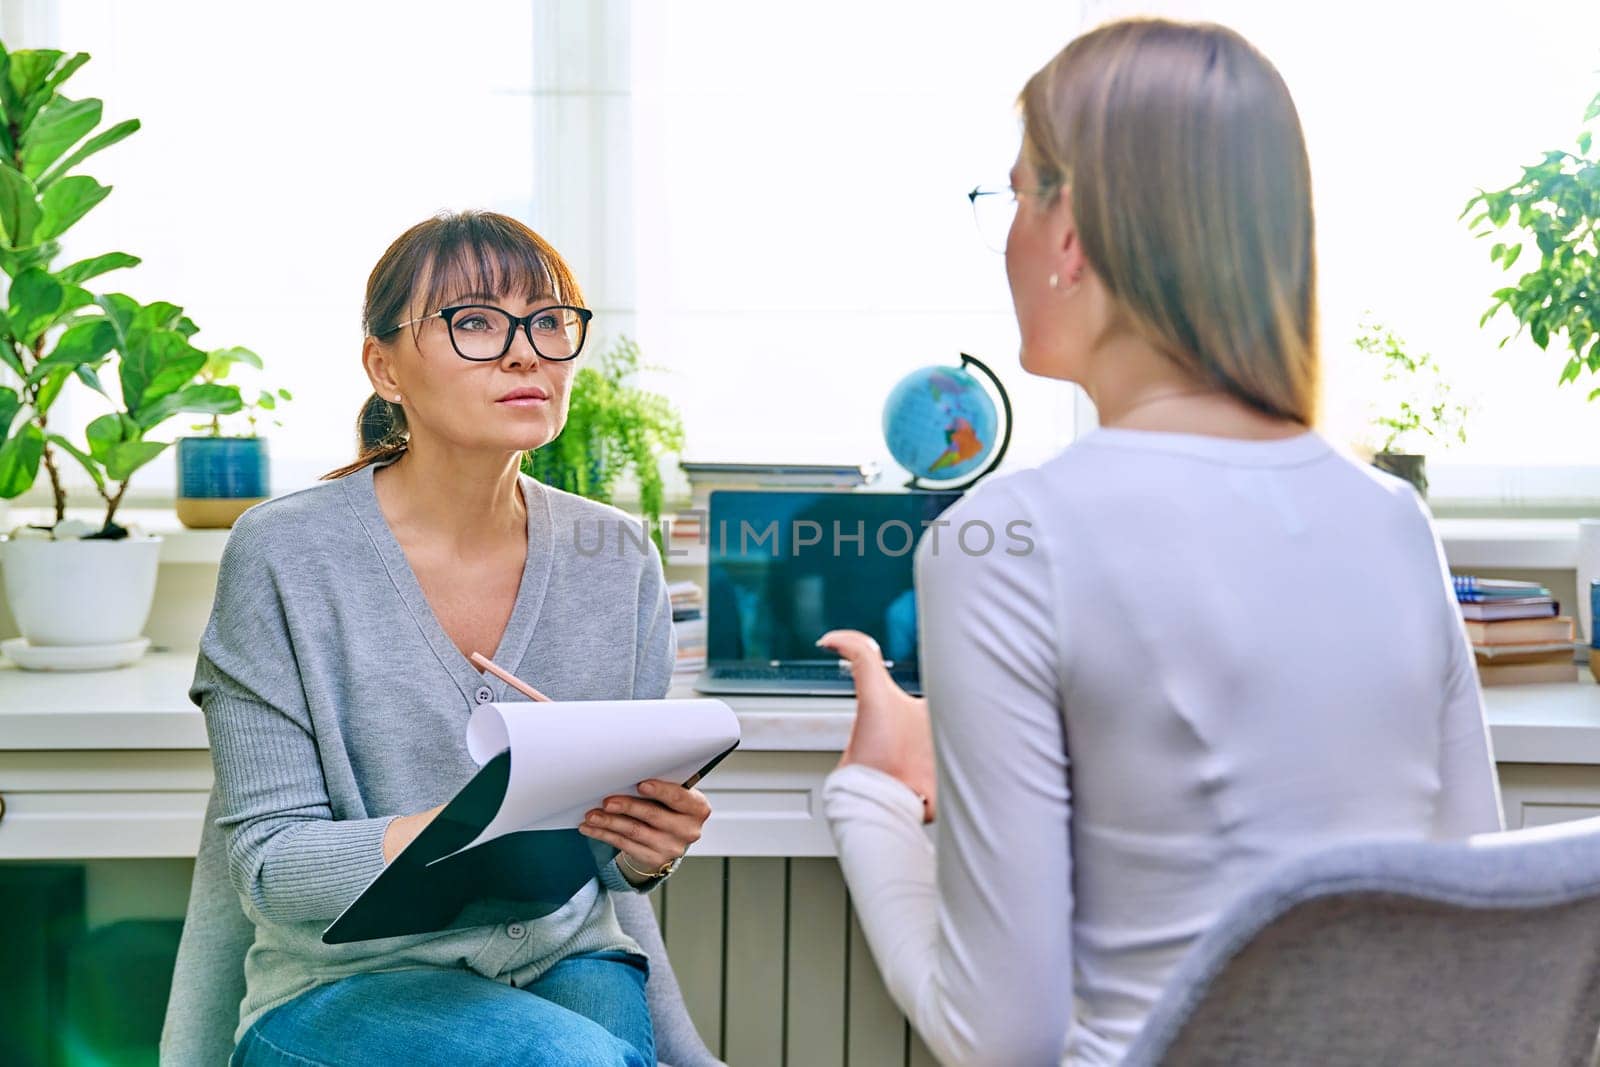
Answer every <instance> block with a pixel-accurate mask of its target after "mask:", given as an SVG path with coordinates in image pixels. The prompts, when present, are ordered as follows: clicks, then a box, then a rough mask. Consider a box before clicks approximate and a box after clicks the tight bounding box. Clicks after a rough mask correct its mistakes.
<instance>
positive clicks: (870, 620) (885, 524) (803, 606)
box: [706, 490, 961, 677]
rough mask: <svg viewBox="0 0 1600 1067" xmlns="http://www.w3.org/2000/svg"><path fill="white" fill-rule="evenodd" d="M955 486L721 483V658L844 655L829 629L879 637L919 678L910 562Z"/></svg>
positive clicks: (712, 653) (710, 630)
mask: <svg viewBox="0 0 1600 1067" xmlns="http://www.w3.org/2000/svg"><path fill="white" fill-rule="evenodd" d="M960 498H961V494H960V493H953V492H942V493H941V492H910V491H907V492H900V493H860V492H837V491H836V492H828V491H811V492H796V491H790V490H770V491H755V490H750V491H744V490H718V491H716V492H713V493H712V494H711V506H710V515H709V521H708V523H707V540H708V552H709V565H708V570H707V579H708V581H707V585H708V588H707V590H706V597H707V604H706V610H707V628H706V658H707V660H709V661H710V662H711V663H728V662H743V663H761V664H768V663H771V662H772V661H780V662H782V663H804V662H811V663H819V662H826V663H830V664H831V663H835V662H837V660H838V657H837V656H833V655H831V654H829V653H827V652H826V651H824V650H823V649H819V648H818V647H817V645H816V640H817V638H819V637H821V636H822V635H823V634H824V633H826V632H827V631H829V630H836V629H851V630H861V631H863V632H864V633H869V634H871V635H872V636H873V637H874V638H876V639H877V641H878V644H879V645H880V646H881V647H882V649H883V655H884V659H886V660H889V661H891V663H892V664H893V666H892V670H893V671H894V673H896V674H905V675H910V676H912V677H915V676H916V660H917V603H916V594H915V592H914V591H913V589H912V573H911V572H912V561H913V559H914V553H915V549H916V546H917V543H918V542H919V541H920V540H921V538H922V536H923V534H924V531H925V530H926V529H927V525H926V524H927V523H930V522H932V521H933V520H934V519H936V518H938V517H939V515H940V513H941V512H943V511H944V510H945V508H947V507H949V506H950V505H951V504H953V503H955V502H956V501H957V500H959V499H960Z"/></svg>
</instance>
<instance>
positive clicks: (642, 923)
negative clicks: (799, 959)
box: [161, 795, 722, 1067]
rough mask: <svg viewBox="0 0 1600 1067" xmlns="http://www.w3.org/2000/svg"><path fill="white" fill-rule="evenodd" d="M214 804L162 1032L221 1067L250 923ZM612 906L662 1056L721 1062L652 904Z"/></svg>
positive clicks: (180, 1055)
mask: <svg viewBox="0 0 1600 1067" xmlns="http://www.w3.org/2000/svg"><path fill="white" fill-rule="evenodd" d="M215 803H216V797H215V795H213V797H212V800H211V805H208V806H207V808H206V821H205V828H204V829H203V830H202V831H201V834H200V849H199V853H198V855H197V856H196V857H195V865H194V882H193V884H192V885H191V887H190V890H189V911H188V918H187V919H186V920H185V923H184V930H183V940H182V942H181V943H180V944H179V947H178V961H177V968H176V970H175V971H174V972H173V976H172V994H171V996H170V998H169V999H168V1001H167V1016H166V1022H165V1025H164V1026H163V1027H162V1031H161V1063H162V1064H163V1067H169V1065H170V1067H223V1065H225V1064H226V1063H227V1062H228V1057H229V1056H230V1055H231V1054H232V1052H233V1031H234V1029H235V1028H236V1026H237V1025H238V1022H239V1002H240V1001H241V1000H242V999H243V998H244V954H245V950H246V949H248V948H249V947H250V942H251V940H252V938H253V937H254V936H255V928H254V927H253V926H252V925H251V924H250V920H249V919H248V918H246V917H245V914H244V911H243V910H242V909H241V908H240V907H239V898H238V894H237V893H235V892H234V889H233V886H232V885H231V884H230V883H229V881H228V868H227V853H226V848H225V844H224V839H223V834H222V832H221V831H220V830H218V829H217V827H216V824H215V822H214V821H213V820H214V817H215V812H214V811H213V810H212V805H214V804H215ZM616 906H617V918H618V919H619V920H621V922H622V927H623V929H624V930H626V931H627V932H628V934H629V935H630V936H631V937H632V938H633V939H634V940H635V941H637V942H639V945H640V947H641V948H643V949H644V951H645V953H646V954H647V955H648V956H649V957H650V981H649V984H648V985H647V986H646V987H645V992H646V994H647V996H648V997H649V1000H650V1015H651V1017H652V1019H653V1020H654V1021H655V1029H656V1053H657V1056H658V1057H659V1059H660V1061H661V1062H662V1063H665V1064H672V1065H673V1067H722V1064H721V1061H720V1060H718V1059H717V1058H716V1057H715V1056H713V1055H712V1054H711V1051H710V1050H709V1049H707V1048H706V1046H705V1042H704V1041H702V1040H701V1038H700V1034H699V1032H698V1031H697V1030H695V1027H694V1023H693V1022H692V1021H690V1019H689V1013H688V1010H687V1009H686V1008H685V1007H684V1003H683V995H682V993H681V991H680V990H679V988H678V980H677V977H676V976H675V975H674V974H673V973H672V964H671V963H670V962H668V960H667V950H666V946H665V945H663V944H662V941H661V931H660V928H659V927H658V926H657V925H656V918H655V912H654V911H652V910H651V908H650V902H649V901H647V900H645V899H644V898H642V897H637V896H628V895H623V894H618V895H617V897H616Z"/></svg>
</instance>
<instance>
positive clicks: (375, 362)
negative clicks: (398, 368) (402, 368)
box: [361, 337, 400, 399]
mask: <svg viewBox="0 0 1600 1067" xmlns="http://www.w3.org/2000/svg"><path fill="white" fill-rule="evenodd" d="M361 365H362V366H363V367H365V368H366V371H367V380H368V381H370V382H371V383H372V391H373V392H375V393H377V394H378V395H379V396H381V397H384V398H385V399H393V398H394V397H395V396H397V395H399V393H400V382H399V381H398V380H397V379H396V378H395V375H394V357H393V354H392V353H391V352H390V351H389V349H388V348H386V347H385V346H384V344H383V342H381V341H379V340H378V339H377V338H376V337H368V338H367V339H366V340H365V341H364V342H362V345H361Z"/></svg>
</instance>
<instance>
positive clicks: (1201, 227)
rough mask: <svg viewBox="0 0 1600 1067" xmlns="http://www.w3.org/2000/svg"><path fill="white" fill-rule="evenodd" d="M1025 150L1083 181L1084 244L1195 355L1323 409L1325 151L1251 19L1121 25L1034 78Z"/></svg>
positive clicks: (1261, 391) (1027, 93)
mask: <svg viewBox="0 0 1600 1067" xmlns="http://www.w3.org/2000/svg"><path fill="white" fill-rule="evenodd" d="M1021 107H1022V116H1023V131H1024V144H1023V152H1024V154H1025V156H1026V158H1027V159H1028V162H1029V163H1030V164H1031V165H1032V166H1033V169H1034V171H1035V173H1036V174H1037V175H1038V178H1039V182H1040V184H1041V186H1042V187H1043V188H1044V189H1045V190H1046V191H1054V190H1056V189H1060V188H1063V187H1065V188H1067V189H1068V190H1069V191H1070V195H1071V198H1072V212H1073V216H1074V218H1075V220H1076V223H1077V227H1078V233H1079V236H1080V238H1081V239H1082V241H1083V251H1084V255H1085V256H1086V257H1087V258H1088V261H1089V264H1090V266H1092V267H1093V268H1094V270H1095V272H1096V274H1097V275H1098V276H1099V277H1100V279H1101V280H1102V282H1104V284H1105V286H1106V288H1107V290H1108V291H1109V292H1110V294H1111V296H1112V297H1113V299H1114V300H1115V302H1116V305H1117V307H1118V308H1119V310H1120V311H1121V312H1122V313H1123V314H1124V315H1125V316H1126V317H1127V319H1129V320H1130V323H1131V325H1132V327H1133V328H1134V329H1136V330H1138V331H1139V332H1140V333H1141V334H1142V335H1143V336H1145V337H1146V338H1147V339H1148V340H1149V341H1151V342H1152V343H1153V344H1155V345H1156V346H1157V347H1159V348H1160V349H1161V350H1162V351H1163V352H1165V353H1166V354H1167V355H1168V356H1169V357H1170V358H1172V359H1173V360H1174V361H1176V362H1177V363H1178V364H1179V365H1180V366H1182V367H1184V368H1185V369H1187V370H1189V371H1190V372H1192V373H1193V374H1195V375H1196V376H1197V377H1199V378H1201V379H1202V380H1204V381H1207V382H1209V383H1210V384H1213V385H1215V386H1217V387H1218V388H1220V389H1223V390H1225V391H1227V392H1228V393H1230V394H1232V395H1233V396H1235V397H1237V398H1238V399H1240V400H1242V401H1244V402H1245V403H1247V404H1249V405H1250V406H1251V407H1253V408H1255V409H1257V410H1259V411H1263V412H1266V413H1267V414H1270V415H1276V416H1280V417H1283V418H1286V419H1292V420H1294V421H1295V422H1299V423H1302V424H1304V425H1307V426H1309V425H1311V424H1312V422H1313V420H1314V419H1315V417H1316V404H1317V386H1318V358H1319V357H1318V345H1317V298H1316V252H1315V247H1314V230H1315V227H1314V222H1313V217H1312V205H1311V166H1310V162H1309V160H1308V158H1307V155H1306V147H1305V138H1304V135H1303V133H1302V131H1301V128H1300V119H1299V116H1298V115H1297V114H1296V112H1295V107H1294V101H1293V100H1291V99H1290V97H1289V89H1288V87H1287V86H1286V85H1285V84H1284V82H1283V79H1282V77H1280V76H1279V74H1278V71H1277V69H1276V68H1274V67H1273V65H1272V64H1271V63H1270V62H1269V61H1268V60H1267V58H1266V57H1265V56H1263V55H1262V54H1261V53H1260V52H1258V51H1257V50H1256V49H1255V48H1254V47H1253V46H1252V45H1251V44H1250V43H1249V42H1248V41H1246V40H1245V39H1244V38H1243V37H1241V36H1239V34H1237V33H1235V32H1234V31H1233V30H1230V29H1227V28H1226V27H1223V26H1216V25H1209V24H1203V23H1202V24H1186V23H1178V22H1170V21H1166V20H1162V19H1130V20H1125V21H1119V22H1112V23H1108V24H1107V25H1105V26H1101V27H1100V28H1098V29H1096V30H1093V31H1092V32H1090V33H1088V34H1085V35H1084V36H1082V37H1079V38H1077V39H1076V40H1074V41H1073V42H1072V43H1071V44H1069V45H1067V47H1066V48H1065V49H1063V50H1062V51H1061V53H1060V54H1058V55H1057V56H1056V57H1055V58H1054V59H1052V60H1051V61H1050V62H1049V63H1047V64H1046V65H1045V66H1044V67H1043V69H1041V70H1040V71H1039V72H1038V73H1037V74H1035V75H1034V76H1033V77H1032V78H1031V79H1029V81H1028V84H1027V86H1026V87H1024V89H1023V90H1022V96H1021Z"/></svg>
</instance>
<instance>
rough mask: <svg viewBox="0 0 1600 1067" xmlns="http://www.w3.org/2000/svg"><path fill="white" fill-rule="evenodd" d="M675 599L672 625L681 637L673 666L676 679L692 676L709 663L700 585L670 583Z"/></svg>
mask: <svg viewBox="0 0 1600 1067" xmlns="http://www.w3.org/2000/svg"><path fill="white" fill-rule="evenodd" d="M667 596H668V598H669V599H670V600H671V601H672V629H673V631H674V632H675V633H676V635H677V638H678V660H677V663H676V664H674V666H673V668H672V676H673V679H674V680H680V679H683V678H691V677H693V676H695V675H697V674H699V673H700V672H701V671H702V670H704V669H705V665H706V613H705V608H704V598H703V594H702V593H701V591H700V587H699V586H698V585H696V584H695V583H693V582H673V583H672V584H670V585H668V586H667Z"/></svg>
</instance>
